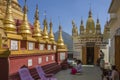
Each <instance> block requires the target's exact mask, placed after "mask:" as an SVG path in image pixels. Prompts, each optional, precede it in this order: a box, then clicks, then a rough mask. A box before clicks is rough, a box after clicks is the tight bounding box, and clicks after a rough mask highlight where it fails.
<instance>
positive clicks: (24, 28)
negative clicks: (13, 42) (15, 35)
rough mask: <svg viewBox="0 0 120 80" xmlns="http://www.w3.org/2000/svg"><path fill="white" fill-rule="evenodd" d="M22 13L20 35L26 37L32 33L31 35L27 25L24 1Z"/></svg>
mask: <svg viewBox="0 0 120 80" xmlns="http://www.w3.org/2000/svg"><path fill="white" fill-rule="evenodd" d="M23 11H24V15H23V21H22V24H21V26H20V34H21V35H22V36H23V37H27V35H31V34H32V33H31V29H30V25H29V22H28V19H27V6H26V0H25V5H24V8H23Z"/></svg>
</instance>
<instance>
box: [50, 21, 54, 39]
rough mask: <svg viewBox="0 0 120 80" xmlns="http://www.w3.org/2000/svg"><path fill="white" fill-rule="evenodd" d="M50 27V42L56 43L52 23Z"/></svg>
mask: <svg viewBox="0 0 120 80" xmlns="http://www.w3.org/2000/svg"><path fill="white" fill-rule="evenodd" d="M49 25H50V32H49V39H50V41H54V34H53V31H52V26H53V24H52V21H50V24H49Z"/></svg>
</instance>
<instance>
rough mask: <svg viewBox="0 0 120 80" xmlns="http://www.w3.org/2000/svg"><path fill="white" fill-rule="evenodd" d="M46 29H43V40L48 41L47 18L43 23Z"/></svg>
mask: <svg viewBox="0 0 120 80" xmlns="http://www.w3.org/2000/svg"><path fill="white" fill-rule="evenodd" d="M43 25H44V29H43V39H45V40H46V39H48V38H49V37H48V31H47V20H46V18H45V19H44V21H43Z"/></svg>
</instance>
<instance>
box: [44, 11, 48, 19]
mask: <svg viewBox="0 0 120 80" xmlns="http://www.w3.org/2000/svg"><path fill="white" fill-rule="evenodd" d="M44 16H45V19H46V16H47V14H46V10H45V11H44Z"/></svg>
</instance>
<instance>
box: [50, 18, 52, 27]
mask: <svg viewBox="0 0 120 80" xmlns="http://www.w3.org/2000/svg"><path fill="white" fill-rule="evenodd" d="M50 27H52V19H50Z"/></svg>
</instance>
